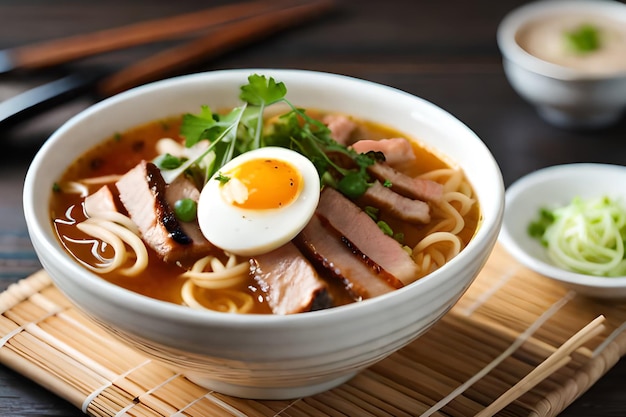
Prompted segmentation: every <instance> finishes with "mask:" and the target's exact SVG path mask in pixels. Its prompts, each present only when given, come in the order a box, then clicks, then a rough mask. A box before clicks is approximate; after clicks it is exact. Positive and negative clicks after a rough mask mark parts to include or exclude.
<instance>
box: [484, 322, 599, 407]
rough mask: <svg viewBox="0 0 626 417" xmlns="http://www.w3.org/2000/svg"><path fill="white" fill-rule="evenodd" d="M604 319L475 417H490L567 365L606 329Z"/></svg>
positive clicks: (549, 357)
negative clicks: (576, 351)
mask: <svg viewBox="0 0 626 417" xmlns="http://www.w3.org/2000/svg"><path fill="white" fill-rule="evenodd" d="M604 320H605V318H604V316H599V317H596V318H595V319H594V320H593V321H591V322H590V323H589V324H587V325H586V326H585V327H584V328H582V329H581V330H580V331H578V333H576V334H575V335H574V336H572V337H571V338H570V339H568V340H567V341H566V342H565V343H564V344H563V345H561V347H560V348H558V349H557V350H556V351H555V352H554V353H553V354H551V355H550V356H548V358H547V359H546V360H545V361H543V362H542V363H540V364H539V365H538V366H537V367H536V368H535V369H533V370H532V371H531V372H530V373H528V375H526V376H525V377H524V378H522V379H521V380H520V381H519V382H518V383H517V384H515V385H514V386H512V387H511V388H510V389H509V390H507V391H506V392H505V393H504V394H502V395H501V396H500V397H498V398H497V399H496V400H495V401H494V402H493V403H491V404H489V406H487V407H485V408H484V409H483V410H481V411H480V412H479V413H477V414H476V415H475V417H489V416H493V415H495V414H496V413H498V412H499V411H501V410H502V409H503V408H504V407H506V406H507V405H508V404H510V403H511V402H513V401H514V400H516V399H517V398H519V397H520V396H522V395H523V394H524V393H526V392H527V391H529V390H531V389H532V388H533V387H534V386H535V385H537V384H539V383H540V382H541V381H543V380H544V379H545V378H547V377H548V376H550V375H552V374H553V373H554V372H556V371H557V370H558V369H560V368H561V367H563V366H565V365H566V364H567V363H568V362H569V361H570V360H571V359H572V358H571V356H570V355H571V354H572V353H573V352H574V351H575V350H576V349H578V348H580V347H581V346H582V345H583V344H585V343H586V342H588V341H589V340H591V339H593V338H594V337H596V336H598V335H599V334H600V333H602V332H603V331H604V329H605V326H604V325H603V324H602V323H603V322H604Z"/></svg>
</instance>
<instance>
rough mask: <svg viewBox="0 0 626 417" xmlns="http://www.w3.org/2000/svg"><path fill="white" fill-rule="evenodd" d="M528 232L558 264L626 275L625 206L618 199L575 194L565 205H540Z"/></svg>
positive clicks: (600, 273) (582, 270)
mask: <svg viewBox="0 0 626 417" xmlns="http://www.w3.org/2000/svg"><path fill="white" fill-rule="evenodd" d="M528 233H529V234H530V235H531V236H532V237H534V238H537V239H539V240H540V241H541V243H542V244H543V245H544V246H546V248H547V250H548V255H549V256H550V258H551V259H552V261H553V262H554V263H555V264H556V265H558V266H561V267H563V268H566V269H569V270H572V271H575V272H580V273H583V274H587V275H596V276H604V277H615V276H623V275H626V259H625V251H624V246H625V245H624V243H625V241H626V208H625V207H624V206H623V205H621V204H620V203H619V202H618V201H617V200H614V199H611V198H609V197H601V198H594V199H587V200H585V199H581V198H579V197H576V198H574V199H573V200H572V202H571V203H570V204H569V205H567V206H565V207H560V208H557V209H554V210H550V209H546V208H542V209H540V211H539V216H538V218H537V219H536V220H535V221H533V222H531V223H530V224H529V226H528Z"/></svg>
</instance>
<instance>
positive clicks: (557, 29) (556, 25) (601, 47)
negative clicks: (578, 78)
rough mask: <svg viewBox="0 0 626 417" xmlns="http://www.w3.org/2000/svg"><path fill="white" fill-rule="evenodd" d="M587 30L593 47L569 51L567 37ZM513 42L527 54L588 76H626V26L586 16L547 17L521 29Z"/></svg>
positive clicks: (613, 21)
mask: <svg viewBox="0 0 626 417" xmlns="http://www.w3.org/2000/svg"><path fill="white" fill-rule="evenodd" d="M581 28H591V31H592V32H595V33H593V35H596V36H597V41H598V42H597V46H596V47H594V48H591V49H590V50H580V49H577V48H575V47H573V46H572V45H571V43H570V41H569V40H568V34H571V33H575V32H577V31H580V30H581ZM515 41H516V42H517V43H518V45H519V46H520V47H521V48H522V49H524V50H525V51H526V52H528V53H529V54H531V55H533V56H535V57H537V58H539V59H541V60H544V61H547V62H550V63H552V64H556V65H560V66H564V67H568V68H571V69H574V70H577V71H580V72H583V73H585V74H589V75H594V76H598V75H611V74H618V73H621V72H626V23H624V22H622V21H619V20H614V19H610V18H606V17H603V16H593V15H590V14H588V13H585V14H583V13H571V14H549V15H546V16H544V17H541V18H538V19H535V20H533V21H531V22H529V23H527V24H525V25H523V26H522V27H521V28H520V29H519V30H518V31H517V33H516V36H515Z"/></svg>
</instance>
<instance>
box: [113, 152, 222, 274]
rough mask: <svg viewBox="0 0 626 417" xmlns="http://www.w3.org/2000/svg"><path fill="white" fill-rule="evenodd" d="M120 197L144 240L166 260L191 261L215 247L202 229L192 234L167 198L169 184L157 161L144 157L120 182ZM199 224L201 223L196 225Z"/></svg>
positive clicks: (118, 182)
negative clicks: (184, 226) (149, 160)
mask: <svg viewBox="0 0 626 417" xmlns="http://www.w3.org/2000/svg"><path fill="white" fill-rule="evenodd" d="M116 186H117V189H118V191H119V197H120V201H121V202H122V204H123V205H124V207H125V208H126V210H127V211H128V214H129V216H130V218H131V219H132V220H133V222H135V223H136V224H137V227H138V228H139V231H140V233H141V236H142V238H143V240H144V241H145V242H146V244H147V245H148V246H150V247H151V248H153V249H154V250H155V251H156V252H157V254H158V255H159V256H160V257H161V258H162V259H163V260H164V261H166V262H188V261H191V260H193V259H194V258H197V257H199V256H202V255H204V254H206V253H207V252H209V251H210V250H211V249H212V245H211V244H210V243H209V242H208V241H207V240H206V239H204V237H203V236H202V235H201V234H200V233H199V232H198V233H197V234H194V235H189V234H187V233H186V232H185V229H186V228H183V226H182V225H181V222H179V221H178V219H177V218H176V216H175V215H174V211H173V209H172V207H171V206H170V204H169V203H168V201H167V198H166V195H167V191H166V188H167V184H166V183H165V181H164V180H163V177H162V176H161V172H160V171H159V168H157V166H156V165H154V164H153V163H151V162H146V161H142V162H140V163H139V164H138V165H137V166H135V167H134V168H133V169H131V170H130V171H128V172H127V173H126V174H124V176H122V178H120V179H119V180H118V181H117V183H116ZM195 227H196V228H197V225H195Z"/></svg>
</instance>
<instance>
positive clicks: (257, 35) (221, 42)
mask: <svg viewBox="0 0 626 417" xmlns="http://www.w3.org/2000/svg"><path fill="white" fill-rule="evenodd" d="M283 3H284V2H283ZM276 4H279V3H276ZM291 4H292V5H291V7H287V8H283V9H281V10H276V9H275V10H271V11H268V12H266V13H264V14H260V15H257V16H253V17H249V18H246V19H242V20H239V21H236V22H233V23H229V24H225V25H222V26H220V27H218V28H216V29H214V30H212V31H211V32H210V33H209V34H208V35H205V36H203V37H200V38H198V39H197V40H195V41H190V42H188V43H186V44H183V45H181V46H177V47H174V48H172V49H169V50H166V51H163V52H161V53H158V54H156V55H153V56H151V57H148V58H146V59H143V60H141V61H139V62H137V63H135V64H133V65H131V66H129V67H126V68H124V69H122V70H120V71H118V72H116V73H114V74H112V75H110V76H108V77H106V78H105V79H103V80H102V81H101V82H100V83H98V86H97V91H96V93H97V94H98V95H99V96H101V97H108V96H111V95H113V94H116V93H119V92H121V91H124V90H126V89H128V88H131V87H135V86H137V85H140V84H143V83H146V82H149V81H153V80H156V79H159V78H162V77H164V76H166V75H169V74H171V73H172V72H173V71H176V70H178V69H180V68H185V67H187V66H188V65H190V64H192V63H194V62H198V61H200V60H204V61H206V60H208V59H210V58H214V57H216V56H218V55H220V54H223V53H225V52H228V51H231V50H233V49H234V48H237V47H240V46H243V45H245V44H249V43H251V42H254V41H259V40H261V39H262V38H263V37H266V36H269V35H272V34H274V33H276V32H278V31H280V30H283V29H287V28H289V27H293V26H297V25H299V24H301V23H302V22H304V21H306V20H309V19H312V18H314V17H317V16H319V15H321V14H322V13H324V12H326V11H328V10H329V9H330V8H332V7H333V5H334V1H333V0H317V1H309V2H306V3H296V4H295V5H294V3H291Z"/></svg>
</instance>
